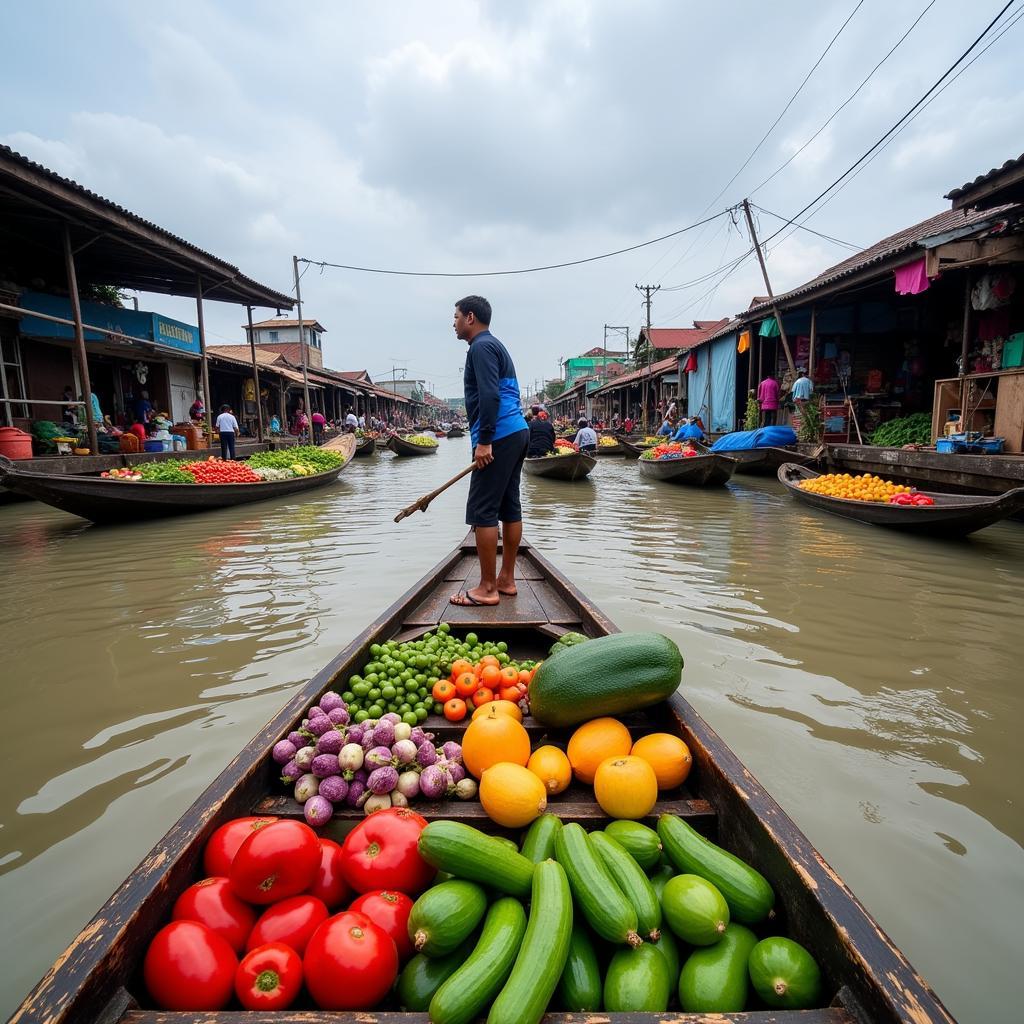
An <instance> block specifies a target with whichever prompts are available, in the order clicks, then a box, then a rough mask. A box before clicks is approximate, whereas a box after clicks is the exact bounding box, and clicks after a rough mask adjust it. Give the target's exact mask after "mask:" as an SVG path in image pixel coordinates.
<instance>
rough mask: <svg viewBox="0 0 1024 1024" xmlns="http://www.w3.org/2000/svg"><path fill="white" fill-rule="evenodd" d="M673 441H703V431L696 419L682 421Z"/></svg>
mask: <svg viewBox="0 0 1024 1024" xmlns="http://www.w3.org/2000/svg"><path fill="white" fill-rule="evenodd" d="M672 440H673V441H703V440H704V431H703V430H701V428H700V424H699V423H697V421H696V419H692V420H688V419H684V420H683V422H682V423H680V424H679V429H678V430H677V431H676V432H675V435H674V436H673V438H672Z"/></svg>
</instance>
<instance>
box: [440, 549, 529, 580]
mask: <svg viewBox="0 0 1024 1024" xmlns="http://www.w3.org/2000/svg"><path fill="white" fill-rule="evenodd" d="M479 569H480V563H479V562H478V561H477V557H476V552H473V554H470V555H463V556H462V558H460V559H459V560H458V561H457V562H456V563H455V565H453V566H452V567H451V569H449V570H448V572H446V573H445V576H444V578H445V579H446V580H464V579H468V578H469V577H470V575H473V576H474V577H475V578H476V579H479V578H480V571H479ZM543 578H544V576H543V574H542V573H541V571H540V569H538V568H537V566H536V565H535V564H534V563H533V562H532V561H531V560H530V559H529V558H523V557H522V555H520V556H519V557H518V558H517V559H516V579H517V580H540V579H543Z"/></svg>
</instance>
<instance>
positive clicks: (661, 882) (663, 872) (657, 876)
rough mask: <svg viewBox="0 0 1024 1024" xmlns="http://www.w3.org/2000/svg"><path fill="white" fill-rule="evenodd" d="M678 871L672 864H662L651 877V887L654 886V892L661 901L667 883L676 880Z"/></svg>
mask: <svg viewBox="0 0 1024 1024" xmlns="http://www.w3.org/2000/svg"><path fill="white" fill-rule="evenodd" d="M675 876H676V869H675V868H674V867H672V865H671V864H662V865H661V867H659V868H658V870H657V871H655V872H654V873H653V874H652V875H651V885H653V886H654V892H655V893H656V894H657V897H658V899H659V900H660V899H661V894H662V893H663V892H664V891H665V883H666V882H667V881H668V880H669V879H670V878H675Z"/></svg>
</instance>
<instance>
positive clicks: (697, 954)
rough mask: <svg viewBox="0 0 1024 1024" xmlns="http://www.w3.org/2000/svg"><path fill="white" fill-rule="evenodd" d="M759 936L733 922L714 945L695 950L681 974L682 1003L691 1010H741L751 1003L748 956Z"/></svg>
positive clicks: (701, 1011)
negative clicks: (748, 1002)
mask: <svg viewBox="0 0 1024 1024" xmlns="http://www.w3.org/2000/svg"><path fill="white" fill-rule="evenodd" d="M756 945H757V936H756V935H755V934H754V933H753V932H752V931H751V930H750V929H749V928H746V927H744V926H743V925H741V924H730V925H729V926H728V927H727V928H726V929H725V932H724V933H723V934H722V939H721V941H720V942H718V943H716V944H715V945H714V946H705V947H704V948H703V949H695V950H694V951H693V952H692V953H691V954H690V956H689V958H688V959H687V961H686V963H685V964H683V969H682V971H681V972H680V974H679V1005H680V1006H682V1008H683V1009H684V1010H685V1011H686V1012H687V1013H739V1012H740V1010H742V1009H743V1008H744V1007H745V1006H746V1005H747V994H748V991H749V988H750V979H749V977H748V975H747V958H748V957H749V956H750V951H751V950H752V949H753V948H754V947H755V946H756Z"/></svg>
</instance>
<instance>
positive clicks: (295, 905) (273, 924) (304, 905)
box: [245, 896, 328, 956]
mask: <svg viewBox="0 0 1024 1024" xmlns="http://www.w3.org/2000/svg"><path fill="white" fill-rule="evenodd" d="M327 917H328V914H327V907H325V906H324V903H323V900H318V899H317V898H316V897H315V896H292V897H290V898H289V899H286V900H281V902H280V903H275V904H274V905H273V906H272V907H268V908H267V909H266V910H264V911H263V913H262V914H261V915H260V919H259V920H258V921H257V922H256V927H255V928H253V930H252V932H251V933H250V935H249V941H248V942H246V944H245V950H246V952H247V953H251V952H252V951H253V950H254V949H256V948H257V947H258V946H265V945H266V944H267V943H268V942H274V943H283V944H284V945H286V946H290V947H291V948H292V949H294V950H295V952H296V953H298V954H299V956H302V954H303V953H305V952H306V943H308V942H309V940H310V939H311V938H312V936H313V932H315V931H316V930H317V928H319V927H320V925H322V924H323V923H324V921H326V920H327Z"/></svg>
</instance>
